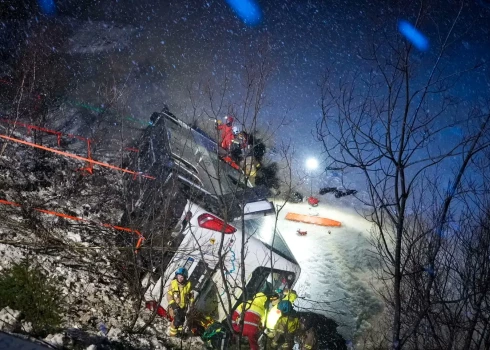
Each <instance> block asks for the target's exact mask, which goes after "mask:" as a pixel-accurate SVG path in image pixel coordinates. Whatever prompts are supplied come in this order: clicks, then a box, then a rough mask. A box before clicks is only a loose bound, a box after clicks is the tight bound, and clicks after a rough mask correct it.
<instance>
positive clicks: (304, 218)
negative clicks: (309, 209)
mask: <svg viewBox="0 0 490 350" xmlns="http://www.w3.org/2000/svg"><path fill="white" fill-rule="evenodd" d="M286 220H290V221H298V222H304V223H305V224H314V225H320V226H341V225H342V224H341V223H340V221H336V220H332V219H327V218H321V217H318V216H310V215H303V214H296V213H287V214H286Z"/></svg>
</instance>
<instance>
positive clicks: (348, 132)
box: [317, 4, 490, 349]
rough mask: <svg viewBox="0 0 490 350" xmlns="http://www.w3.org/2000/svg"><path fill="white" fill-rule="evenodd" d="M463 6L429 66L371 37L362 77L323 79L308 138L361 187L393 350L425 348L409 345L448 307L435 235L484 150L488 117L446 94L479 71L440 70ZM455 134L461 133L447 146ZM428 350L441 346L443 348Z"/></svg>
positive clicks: (384, 38)
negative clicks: (353, 173) (313, 131)
mask: <svg viewBox="0 0 490 350" xmlns="http://www.w3.org/2000/svg"><path fill="white" fill-rule="evenodd" d="M463 8H464V6H463V4H462V5H461V7H460V8H459V10H458V11H457V13H456V14H455V15H454V19H453V21H452V22H451V23H450V24H449V25H448V26H447V28H446V30H445V31H446V33H445V34H441V33H442V32H443V27H442V26H441V27H439V33H440V42H439V43H438V44H439V45H438V53H437V55H436V56H435V57H432V59H433V61H432V64H431V66H429V67H428V66H427V65H426V62H425V61H424V62H423V63H421V64H417V62H416V60H415V58H417V57H416V56H417V53H416V52H414V50H415V49H414V47H413V46H412V45H411V44H409V43H407V42H404V41H403V40H401V39H402V38H401V37H398V36H396V35H390V34H388V33H387V32H386V31H384V32H381V33H376V34H375V36H374V42H373V44H372V46H371V48H370V50H369V53H368V54H366V55H364V54H363V53H361V54H360V55H363V56H364V59H365V60H364V63H366V65H367V67H368V68H369V69H370V70H369V69H367V72H369V73H363V72H358V73H354V74H352V76H350V77H349V78H347V79H344V80H340V81H339V82H335V81H334V79H333V78H332V74H331V73H329V72H327V74H326V75H325V78H324V80H323V82H322V84H321V108H322V112H323V116H322V118H321V120H319V122H318V124H317V130H318V137H319V139H320V140H321V141H322V142H323V145H324V149H325V151H326V154H327V162H328V163H329V166H331V167H334V168H340V169H344V170H345V169H349V168H350V169H355V170H357V173H358V175H359V179H361V181H365V182H366V190H367V196H366V197H362V198H361V197H359V199H361V200H362V201H363V202H364V204H366V205H368V206H370V207H371V212H370V213H369V214H368V215H367V218H368V219H369V220H371V221H372V223H373V227H374V228H373V244H374V248H375V251H376V253H377V256H378V259H379V264H380V278H382V281H383V282H384V284H385V289H384V290H383V291H381V295H382V297H383V298H384V300H385V302H386V307H387V312H388V313H389V315H390V317H391V319H392V324H391V343H392V346H393V348H394V349H401V348H402V347H408V348H414V349H416V348H428V347H425V345H422V344H420V343H418V342H417V341H415V340H414V339H416V338H417V337H420V336H421V334H422V328H423V329H427V328H430V327H431V326H433V325H434V323H437V322H435V320H434V319H431V318H430V317H429V315H434V313H436V312H438V311H436V310H439V306H440V305H439V303H441V302H442V301H444V303H445V304H444V305H446V306H447V299H445V297H447V295H445V296H444V297H442V296H441V294H440V293H438V292H439V290H438V289H439V287H441V288H442V286H443V285H444V284H443V280H444V277H449V275H450V271H449V270H448V269H446V270H445V269H443V268H442V265H441V264H440V262H441V261H443V260H445V259H448V256H451V254H452V253H450V252H447V251H445V248H447V245H446V243H447V242H446V241H445V240H444V238H443V235H442V233H443V232H445V230H447V227H448V225H449V223H450V221H451V220H452V218H453V217H454V216H458V212H459V211H458V200H459V198H460V197H461V196H464V188H463V186H462V185H463V181H464V178H465V176H467V174H468V172H469V170H470V168H471V164H472V161H473V160H475V159H476V158H477V157H478V155H479V154H480V153H481V152H482V151H483V150H485V149H486V148H487V147H488V145H489V144H488V141H489V140H488V138H487V135H486V133H487V132H488V127H489V124H488V123H489V121H490V115H489V114H488V112H487V110H486V109H478V108H475V109H472V110H471V109H470V110H468V109H466V111H465V110H464V109H462V108H461V105H460V104H459V103H457V102H458V101H457V99H456V98H455V95H454V93H453V88H454V86H455V84H456V83H457V81H458V78H459V77H461V76H462V75H463V74H465V73H468V72H470V71H475V70H476V69H477V68H478V64H475V65H469V66H468V67H466V68H464V69H463V70H461V71H456V72H447V70H445V69H444V60H445V59H447V50H448V48H449V47H450V46H451V44H452V40H453V37H454V35H455V28H456V26H457V24H459V20H460V17H461V14H462V11H463ZM429 14H430V8H428V7H426V6H425V5H424V4H422V5H420V6H419V8H418V9H417V17H416V21H415V23H416V26H421V25H423V24H424V23H425V22H426V21H427V18H428V16H429ZM462 113H465V117H461V115H462ZM454 130H465V132H466V135H465V136H464V137H463V136H461V137H458V136H456V137H452V138H448V137H447V136H446V135H448V132H451V131H454ZM441 139H444V142H440V140H441ZM430 189H431V190H430ZM443 276H444V277H443ZM441 307H442V306H441ZM445 332H446V333H447V334H449V333H450V332H451V329H450V328H447V329H446V330H445ZM430 334H431V335H434V334H435V332H430ZM436 346H441V347H440V348H445V347H443V343H442V342H441V343H439V344H438V345H437V344H436ZM448 348H450V347H448Z"/></svg>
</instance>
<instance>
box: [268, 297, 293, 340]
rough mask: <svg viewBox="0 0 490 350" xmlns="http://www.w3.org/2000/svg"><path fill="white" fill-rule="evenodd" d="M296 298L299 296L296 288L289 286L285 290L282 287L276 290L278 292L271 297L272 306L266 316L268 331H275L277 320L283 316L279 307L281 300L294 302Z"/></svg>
mask: <svg viewBox="0 0 490 350" xmlns="http://www.w3.org/2000/svg"><path fill="white" fill-rule="evenodd" d="M296 298H298V294H296V291H294V290H290V289H289V288H286V289H284V291H283V290H280V289H279V290H276V294H275V295H274V296H272V297H271V298H270V301H271V303H270V308H269V310H268V311H267V314H266V317H265V329H266V332H267V333H269V334H272V333H273V330H274V327H275V325H276V323H277V320H279V318H280V317H281V310H279V309H278V308H277V306H278V304H279V302H281V301H282V300H287V301H289V302H291V304H292V303H294V301H295V300H296Z"/></svg>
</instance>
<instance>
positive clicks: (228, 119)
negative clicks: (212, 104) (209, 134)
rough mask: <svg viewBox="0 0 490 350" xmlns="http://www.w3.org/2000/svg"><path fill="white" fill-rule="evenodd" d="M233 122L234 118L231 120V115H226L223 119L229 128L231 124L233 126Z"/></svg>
mask: <svg viewBox="0 0 490 350" xmlns="http://www.w3.org/2000/svg"><path fill="white" fill-rule="evenodd" d="M234 121H235V118H233V117H232V116H231V115H227V116H226V117H225V124H226V125H228V126H230V125H231V124H233V122H234Z"/></svg>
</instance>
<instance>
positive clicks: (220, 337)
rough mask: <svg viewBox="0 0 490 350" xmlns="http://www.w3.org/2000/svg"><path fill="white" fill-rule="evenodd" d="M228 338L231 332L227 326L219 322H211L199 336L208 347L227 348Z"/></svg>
mask: <svg viewBox="0 0 490 350" xmlns="http://www.w3.org/2000/svg"><path fill="white" fill-rule="evenodd" d="M230 338H231V332H230V330H229V329H228V327H227V326H226V325H224V324H223V323H219V322H214V323H213V324H211V325H210V326H209V327H208V328H207V329H206V330H205V331H204V333H203V334H202V336H201V339H202V340H203V341H204V344H206V347H207V348H209V349H228V344H229V342H230Z"/></svg>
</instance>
